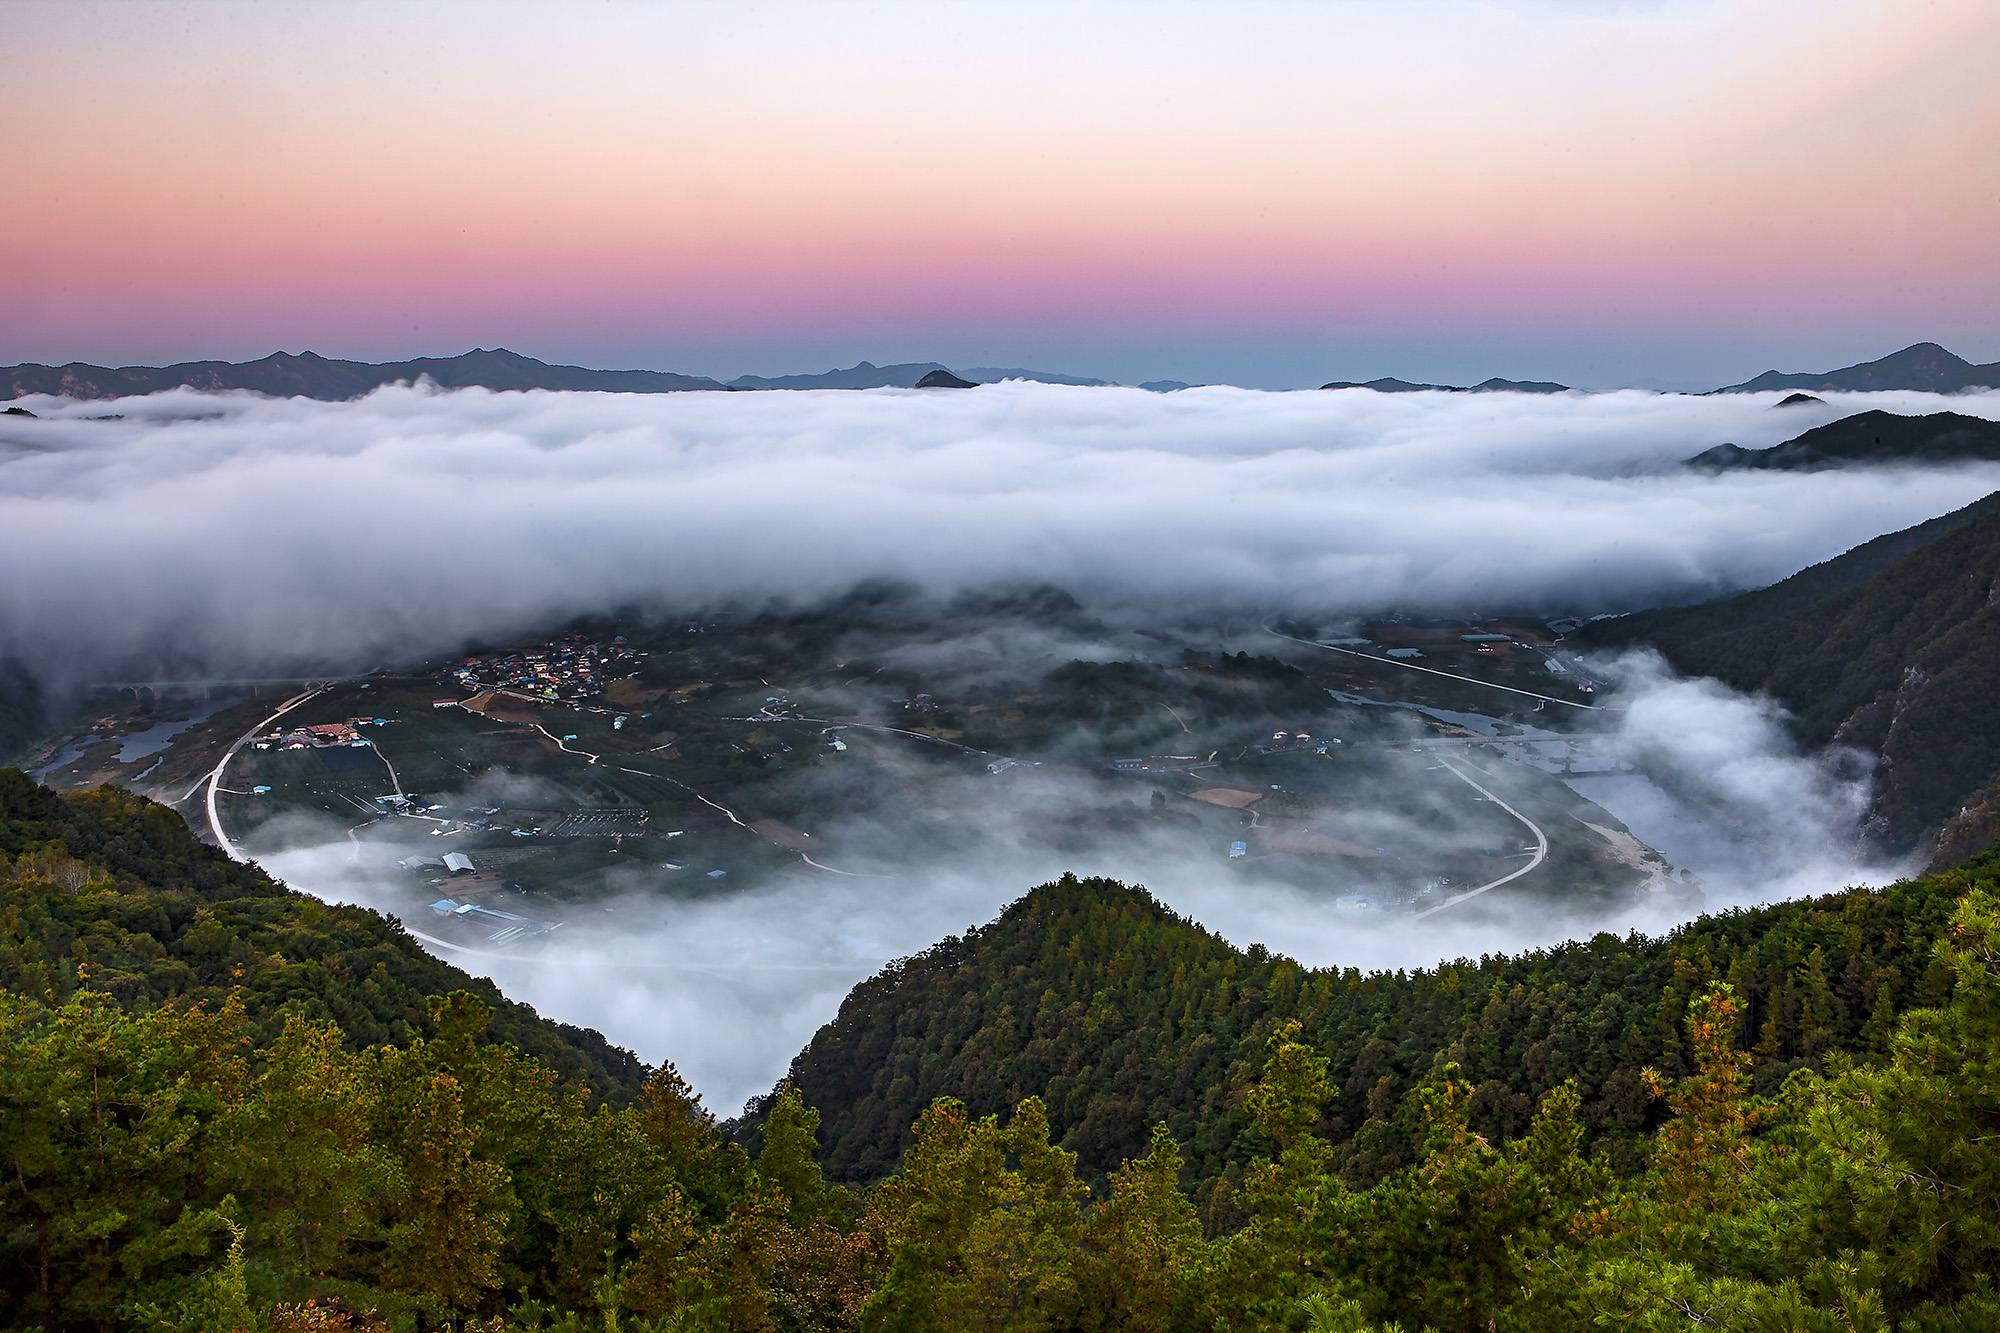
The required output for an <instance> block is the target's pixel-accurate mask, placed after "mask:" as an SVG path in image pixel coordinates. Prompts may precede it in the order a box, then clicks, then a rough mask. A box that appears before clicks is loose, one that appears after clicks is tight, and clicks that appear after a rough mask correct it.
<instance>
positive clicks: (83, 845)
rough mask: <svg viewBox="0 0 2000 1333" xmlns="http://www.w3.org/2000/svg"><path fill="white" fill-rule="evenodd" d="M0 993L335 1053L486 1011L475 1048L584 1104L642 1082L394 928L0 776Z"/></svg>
mask: <svg viewBox="0 0 2000 1333" xmlns="http://www.w3.org/2000/svg"><path fill="white" fill-rule="evenodd" d="M0 857H4V858H5V860H4V861H0V983H4V984H5V986H6V988H7V989H8V990H10V991H12V992H14V993H16V994H21V995H27V996H32V997H34V998H35V999H37V1000H40V1001H43V1002H46V1003H50V1004H57V1005H60V1004H66V1003H68V1002H70V1001H71V1000H73V999H75V998H76V997H77V996H78V995H103V996H108V997H110V998H111V999H112V1000H114V1001H116V1002H117V1003H118V1004H119V1005H120V1006H122V1007H124V1008H125V1009H128V1010H130V1011H132V1012H135V1013H150V1012H152V1011H154V1010H157V1009H159V1008H160V1007H162V1006H163V1005H170V1004H186V1003H189V1002H195V1003H201V1004H206V1005H208V1006H209V1007H210V1008H214V1007H217V1006H219V1005H221V1004H222V1003H224V1002H225V1001H226V1000H228V999H230V997H232V996H234V997H236V998H237V1000H238V1001H239V1002H240V1004H241V1006H242V1010H243V1013H242V1018H243V1022H244V1024H245V1031H246V1033H248V1034H249V1036H250V1037H251V1038H252V1039H254V1040H257V1041H259V1042H262V1041H268V1040H271V1039H273V1038H275V1037H276V1036H277V1034H278V1033H279V1032H280V1031H282V1030H283V1028H284V1025H285V1023H286V1022H287V1021H288V1020H289V1019H292V1018H295V1017H296V1018H301V1019H307V1020H311V1021H314V1022H333V1023H337V1024H338V1025H339V1026H340V1029H341V1031H342V1033H343V1034H344V1036H345V1039H346V1040H347V1041H348V1042H349V1043H350V1044H358V1045H367V1044H377V1043H388V1044H391V1045H401V1044H403V1043H405V1042H407V1041H409V1040H411V1039H413V1038H417V1037H422V1036H426V1035H429V1034H430V1033H431V1032H432V1029H433V1024H432V1022H431V1019H430V1018H429V1017H428V1015H427V1011H426V1008H425V1005H426V997H428V996H433V995H441V994H444V993H446V992H448V991H453V990H460V989H463V990H466V991H469V992H471V993H473V994H475V995H477V996H478V997H479V999H480V1001H481V1002H482V1003H485V1004H488V1005H491V1006H493V1008H494V1019H493V1023H492V1028H491V1032H490V1035H489V1037H488V1040H497V1041H502V1042H505V1043H508V1044H510V1045H513V1046H516V1047H518V1048H520V1049H521V1050H523V1051H525V1052H527V1053H529V1054H530V1055H533V1056H534V1057H535V1058H537V1059H538V1060H540V1061H542V1062H543V1063H544V1064H546V1065H547V1066H548V1067H549V1068H551V1069H553V1070H556V1071H558V1072H559V1073H560V1074H561V1075H562V1076H563V1077H564V1078H566V1079H569V1080H572V1081H575V1082H577V1083H579V1084H581V1085H584V1086H587V1087H589V1088H590V1089H591V1090H592V1092H593V1093H594V1094H595V1095H597V1096H600V1097H606V1098H610V1099H612V1100H616V1101H629V1100H631V1099H632V1098H633V1097H634V1096H636V1095H637V1093H638V1090H639V1088H640V1086H641V1085H642V1083H643V1082H644V1080H645V1077H646V1071H645V1069H644V1067H643V1066H642V1065H641V1064H640V1062H639V1060H638V1059H637V1057H635V1056H634V1055H632V1053H631V1052H629V1051H624V1050H619V1049H618V1048H616V1047H613V1046H612V1045H610V1044H609V1043H608V1042H606V1041H605V1040H604V1038H603V1037H601V1036H600V1035H598V1034H597V1033H596V1032H593V1031H590V1030H588V1029H585V1028H576V1027H571V1026H569V1025H568V1024H563V1023H552V1022H550V1021H548V1020H547V1019H544V1018H541V1017H540V1016H539V1015H537V1014H536V1013H535V1011H534V1010H533V1009H530V1008H529V1007H528V1006H526V1005H522V1004H515V1003H513V1002H512V1001H510V1000H508V999H506V998H505V997H504V996H502V995H501V994H500V992H499V990H498V989H497V988H496V987H495V986H494V985H493V983H492V982H490V981H487V980H484V979H483V978H479V979H475V978H473V977H470V976H467V975H466V974H465V973H464V972H461V971H459V970H458V969H457V968H455V967H453V966H451V965H450V964H449V963H442V962H439V961H438V960H437V959H435V958H433V957H431V956H430V955H429V954H427V953H425V952H424V951H423V950H422V949H421V948H420V947H419V946H418V945H417V943H416V941H415V940H413V939H411V938H410V937H409V936H408V935H407V934H405V933H404V932H403V930H402V928H401V927H400V926H398V925H397V924H396V923H395V922H394V921H392V920H389V919H388V918H385V917H383V916H382V915H380V914H379V913H376V912H371V911H368V910H366V909H364V908H358V907H338V906H332V905H329V904H326V903H322V902H320V901H319V900H318V899H316V898H310V897H307V896H306V895H305V894H302V893H294V892H292V891H291V890H289V889H287V888H285V886H284V885H282V884H280V883H278V882H277V881H275V880H273V879H272V878H271V877H270V876H269V875H267V874H265V873H264V872H263V871H262V870H261V869H259V868H257V867H256V866H253V865H243V864H240V863H238V862H235V861H231V860H230V859H229V858H228V857H227V856H225V855H223V853H222V852H220V851H219V850H217V849H216V848H213V847H209V846H205V845H204V844H202V843H201V842H199V841H197V840H196V838H195V836H194V834H193V833H191V832H190V831H189V830H188V827H187V825H186V824H185V823H184V822H182V820H181V817H180V816H179V815H178V814H176V813H175V812H174V811H173V810H170V809H168V808H167V807H166V806H164V805H156V804H154V803H153V802H151V801H148V800H145V799H143V798H141V797H136V796H131V795H128V794H126V793H125V792H123V791H119V790H116V789H112V788H104V789H100V790H98V791H95V792H87V793H81V794H78V795H73V796H59V795H57V794H56V793H54V792H52V791H50V790H49V789H48V788H46V787H38V786H36V785H35V784H34V783H32V782H30V781H29V780H28V779H27V778H26V777H25V776H24V775H23V774H22V773H21V771H20V770H19V769H12V768H0Z"/></svg>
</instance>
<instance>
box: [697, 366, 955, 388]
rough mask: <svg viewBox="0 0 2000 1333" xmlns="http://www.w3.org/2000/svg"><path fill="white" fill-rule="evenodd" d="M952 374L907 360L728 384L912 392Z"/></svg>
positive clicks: (754, 377)
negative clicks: (937, 375) (932, 377)
mask: <svg viewBox="0 0 2000 1333" xmlns="http://www.w3.org/2000/svg"><path fill="white" fill-rule="evenodd" d="M939 370H942V371H944V372H945V373H946V374H947V375H948V374H950V373H951V367H950V366H947V365H943V364H941V363H940V362H936V361H906V362H903V363H902V364H900V365H894V366H878V365H876V364H875V363H874V362H872V361H863V362H861V363H860V364H859V365H854V366H849V367H848V368H847V369H846V370H828V371H824V372H822V373H820V374H818V375H773V376H764V375H738V376H737V377H736V378H735V379H733V380H731V381H729V384H728V386H727V387H729V388H731V389H914V388H916V387H917V382H918V381H919V380H921V379H923V377H924V376H926V375H929V374H931V373H933V372H934V371H939Z"/></svg>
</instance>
